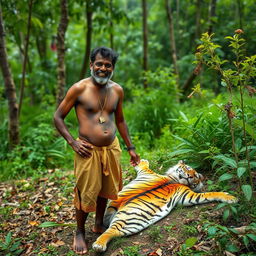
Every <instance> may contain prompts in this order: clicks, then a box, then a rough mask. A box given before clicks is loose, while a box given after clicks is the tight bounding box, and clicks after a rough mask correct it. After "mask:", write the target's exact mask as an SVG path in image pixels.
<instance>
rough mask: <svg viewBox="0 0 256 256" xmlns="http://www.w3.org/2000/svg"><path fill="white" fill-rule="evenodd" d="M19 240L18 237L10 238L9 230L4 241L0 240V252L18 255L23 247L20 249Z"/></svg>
mask: <svg viewBox="0 0 256 256" xmlns="http://www.w3.org/2000/svg"><path fill="white" fill-rule="evenodd" d="M19 240H20V239H19V238H13V239H12V233H11V232H9V233H8V234H7V235H6V237H5V241H0V253H1V254H3V255H5V256H15V255H20V254H21V252H22V251H23V249H20V241H19Z"/></svg>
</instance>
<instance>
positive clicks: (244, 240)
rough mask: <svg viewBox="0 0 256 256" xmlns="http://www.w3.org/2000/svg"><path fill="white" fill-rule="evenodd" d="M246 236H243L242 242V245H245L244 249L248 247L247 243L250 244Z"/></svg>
mask: <svg viewBox="0 0 256 256" xmlns="http://www.w3.org/2000/svg"><path fill="white" fill-rule="evenodd" d="M247 236H248V235H247ZM247 236H243V242H244V244H245V246H246V247H248V245H249V243H250V242H249V239H248V237H247Z"/></svg>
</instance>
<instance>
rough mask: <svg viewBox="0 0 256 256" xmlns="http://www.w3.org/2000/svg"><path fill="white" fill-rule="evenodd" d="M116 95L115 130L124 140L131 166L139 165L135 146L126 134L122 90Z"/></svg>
mask: <svg viewBox="0 0 256 256" xmlns="http://www.w3.org/2000/svg"><path fill="white" fill-rule="evenodd" d="M118 94H119V101H118V104H117V108H116V111H115V121H116V126H117V129H118V131H119V133H120V135H121V137H122V138H123V140H124V143H125V145H126V147H127V151H128V153H129V154H130V157H131V159H130V162H131V164H132V165H133V166H135V165H137V164H139V162H140V157H139V155H137V153H136V151H135V146H134V145H133V144H132V141H131V138H130V135H129V132H128V127H127V124H126V122H125V119H124V114H123V98H124V92H123V89H122V88H121V87H120V88H118Z"/></svg>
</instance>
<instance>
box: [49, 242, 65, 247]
mask: <svg viewBox="0 0 256 256" xmlns="http://www.w3.org/2000/svg"><path fill="white" fill-rule="evenodd" d="M64 244H65V243H64V242H63V241H61V240H58V241H57V242H55V243H54V242H52V243H51V245H52V246H54V247H59V246H62V245H64Z"/></svg>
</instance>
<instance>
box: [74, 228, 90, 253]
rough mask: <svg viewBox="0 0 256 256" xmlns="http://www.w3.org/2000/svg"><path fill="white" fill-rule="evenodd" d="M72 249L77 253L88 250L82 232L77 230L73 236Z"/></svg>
mask: <svg viewBox="0 0 256 256" xmlns="http://www.w3.org/2000/svg"><path fill="white" fill-rule="evenodd" d="M73 250H74V251H75V252H76V253H77V254H81V255H82V254H86V253H87V252H88V247H87V244H86V242H85V236H84V232H82V231H79V230H77V231H76V234H75V237H74V242H73Z"/></svg>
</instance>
